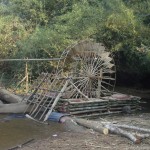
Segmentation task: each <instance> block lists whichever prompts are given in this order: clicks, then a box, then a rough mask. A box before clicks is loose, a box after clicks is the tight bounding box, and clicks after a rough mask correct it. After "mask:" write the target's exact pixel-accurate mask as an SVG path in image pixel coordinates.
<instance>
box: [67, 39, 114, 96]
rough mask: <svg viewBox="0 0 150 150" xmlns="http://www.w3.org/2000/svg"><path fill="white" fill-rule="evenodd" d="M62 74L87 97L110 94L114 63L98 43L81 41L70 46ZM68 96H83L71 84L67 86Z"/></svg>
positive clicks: (112, 88) (112, 85)
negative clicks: (69, 78)
mask: <svg viewBox="0 0 150 150" xmlns="http://www.w3.org/2000/svg"><path fill="white" fill-rule="evenodd" d="M64 66H65V67H64V74H66V73H68V76H69V77H71V78H72V83H73V84H74V85H75V86H76V87H77V88H78V89H79V90H80V91H81V92H82V93H83V94H84V95H86V96H88V97H89V98H100V97H102V96H106V95H111V93H112V92H113V90H114V85H115V72H116V71H115V65H114V61H113V58H111V57H110V53H109V52H106V51H105V47H104V46H102V45H101V44H100V43H94V42H92V41H83V42H81V43H78V44H77V45H75V46H73V47H71V48H70V51H69V53H68V56H67V57H66V61H65V65H64ZM68 92H69V93H70V97H69V98H83V95H82V94H80V93H79V92H78V91H77V90H76V89H75V88H74V87H73V86H69V87H68Z"/></svg>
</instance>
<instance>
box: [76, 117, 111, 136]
mask: <svg viewBox="0 0 150 150" xmlns="http://www.w3.org/2000/svg"><path fill="white" fill-rule="evenodd" d="M75 121H76V122H77V123H78V124H79V125H82V126H84V127H87V128H90V129H93V130H94V131H97V132H100V133H103V134H105V135H107V134H108V133H109V131H108V129H107V128H105V127H103V126H102V124H101V123H99V122H97V121H90V120H86V119H78V118H75Z"/></svg>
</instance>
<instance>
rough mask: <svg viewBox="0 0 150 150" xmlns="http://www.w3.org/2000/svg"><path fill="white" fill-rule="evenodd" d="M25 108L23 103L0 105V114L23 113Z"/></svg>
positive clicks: (25, 105)
mask: <svg viewBox="0 0 150 150" xmlns="http://www.w3.org/2000/svg"><path fill="white" fill-rule="evenodd" d="M26 108H27V104H26V103H25V102H21V103H13V104H0V113H23V112H24V110H25V109H26Z"/></svg>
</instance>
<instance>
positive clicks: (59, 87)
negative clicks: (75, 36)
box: [25, 41, 115, 122]
mask: <svg viewBox="0 0 150 150" xmlns="http://www.w3.org/2000/svg"><path fill="white" fill-rule="evenodd" d="M60 58H61V59H60V61H59V62H58V66H57V70H56V71H55V73H54V74H52V73H46V74H42V75H41V76H40V77H39V78H38V79H37V81H36V83H37V85H36V86H35V85H34V90H33V93H32V94H31V95H30V96H29V97H28V99H27V100H26V101H27V104H28V107H27V109H26V110H25V113H26V112H29V113H28V117H30V118H32V119H34V120H38V121H42V122H43V121H46V120H47V119H48V117H49V115H50V114H51V112H52V111H53V109H54V107H55V106H56V104H57V102H58V100H59V99H60V98H67V99H74V98H76V99H84V100H87V101H89V100H91V98H101V97H103V96H106V95H110V94H111V93H112V92H113V89H114V85H115V65H114V61H113V59H112V58H111V57H110V53H109V52H106V51H105V47H104V46H102V45H101V44H100V43H94V42H93V41H83V42H80V43H78V44H76V45H74V46H71V47H69V48H68V49H67V50H66V51H64V52H63V54H62V55H61V57H60ZM62 58H63V59H62Z"/></svg>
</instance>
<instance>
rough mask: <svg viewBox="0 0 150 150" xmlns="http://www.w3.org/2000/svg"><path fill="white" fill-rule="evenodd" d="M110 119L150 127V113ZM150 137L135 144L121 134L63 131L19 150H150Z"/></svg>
mask: <svg viewBox="0 0 150 150" xmlns="http://www.w3.org/2000/svg"><path fill="white" fill-rule="evenodd" d="M103 118H104V119H107V120H108V121H117V122H120V123H123V124H130V125H136V126H139V127H145V128H150V113H136V114H132V115H131V114H130V115H124V116H122V115H118V116H106V117H103ZM149 145H150V138H147V139H144V140H143V141H142V143H141V144H138V145H136V144H133V143H132V142H131V141H129V140H128V139H126V138H124V137H121V136H119V135H112V134H108V135H103V134H100V133H97V132H94V131H92V130H87V132H85V133H79V132H72V131H71V132H69V131H67V132H61V133H58V134H55V135H50V136H49V137H48V138H46V139H43V140H38V141H35V142H34V143H31V144H29V145H26V146H25V147H23V148H20V149H19V150H99V149H101V150H105V149H107V150H120V149H121V150H134V149H135V150H141V149H142V150H149Z"/></svg>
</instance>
